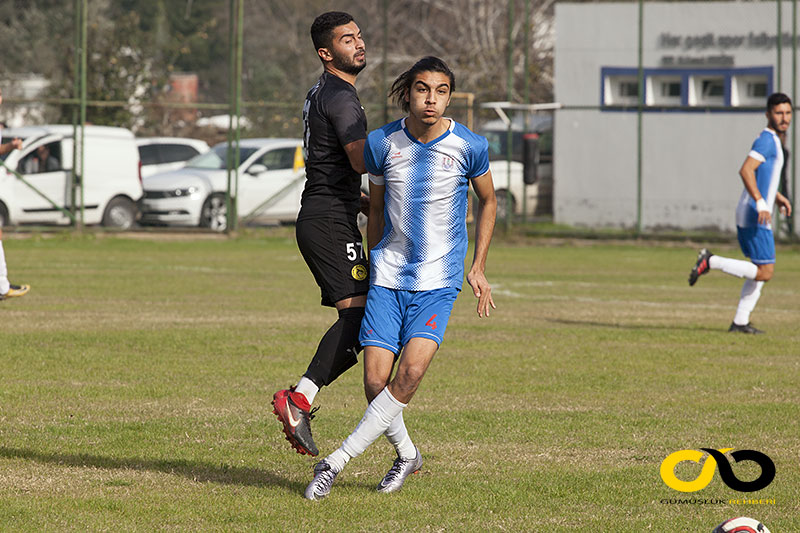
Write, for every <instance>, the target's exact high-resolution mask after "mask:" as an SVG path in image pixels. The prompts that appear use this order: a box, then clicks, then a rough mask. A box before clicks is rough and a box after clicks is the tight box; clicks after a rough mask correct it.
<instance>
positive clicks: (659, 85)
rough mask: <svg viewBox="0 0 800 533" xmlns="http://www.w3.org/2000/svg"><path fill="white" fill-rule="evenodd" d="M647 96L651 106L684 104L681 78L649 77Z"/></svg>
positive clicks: (646, 85)
mask: <svg viewBox="0 0 800 533" xmlns="http://www.w3.org/2000/svg"><path fill="white" fill-rule="evenodd" d="M645 95H646V102H647V105H650V106H652V105H663V106H679V105H681V104H682V103H683V83H682V81H681V78H680V76H648V77H647V83H646V84H645Z"/></svg>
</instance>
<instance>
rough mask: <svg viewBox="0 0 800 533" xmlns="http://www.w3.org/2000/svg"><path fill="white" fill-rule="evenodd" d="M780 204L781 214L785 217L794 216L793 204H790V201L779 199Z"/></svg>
mask: <svg viewBox="0 0 800 533" xmlns="http://www.w3.org/2000/svg"><path fill="white" fill-rule="evenodd" d="M778 203H780V204H781V205H780V212H781V214H782V215H783V216H787V217H790V216H792V204H790V203H789V201H788V200H784V199H782V198H779V199H778Z"/></svg>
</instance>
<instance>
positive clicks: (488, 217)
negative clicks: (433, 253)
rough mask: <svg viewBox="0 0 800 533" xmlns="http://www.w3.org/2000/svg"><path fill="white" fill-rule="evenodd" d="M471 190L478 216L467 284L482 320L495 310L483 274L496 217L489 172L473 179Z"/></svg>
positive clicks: (490, 291) (495, 201)
mask: <svg viewBox="0 0 800 533" xmlns="http://www.w3.org/2000/svg"><path fill="white" fill-rule="evenodd" d="M472 188H473V189H474V190H475V194H476V195H477V196H478V216H477V217H476V222H475V256H474V257H473V259H472V267H471V268H470V269H469V273H468V274H467V283H469V284H470V287H472V292H473V293H474V294H475V297H476V298H477V299H478V318H482V317H483V316H484V315H485V316H487V317H488V316H489V309H490V308H491V309H497V307H496V306H495V305H494V300H493V299H492V287H491V285H489V281H488V280H487V279H486V275H485V274H484V271H485V270H486V257H487V256H488V255H489V243H491V242H492V233H493V232H494V221H495V216H496V215H497V198H495V195H494V183H493V182H492V172H491V170H490V171H488V172H486V174H484V175H483V176H480V177H478V178H475V179H473V180H472Z"/></svg>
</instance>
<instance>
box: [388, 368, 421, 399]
mask: <svg viewBox="0 0 800 533" xmlns="http://www.w3.org/2000/svg"><path fill="white" fill-rule="evenodd" d="M424 375H425V368H423V367H415V366H407V367H404V368H401V369H398V370H397V375H395V377H394V386H395V387H397V388H399V389H400V390H402V391H403V392H404V393H406V394H413V393H414V391H415V390H417V387H418V386H419V383H420V381H422V376H424Z"/></svg>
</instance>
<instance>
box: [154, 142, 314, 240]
mask: <svg viewBox="0 0 800 533" xmlns="http://www.w3.org/2000/svg"><path fill="white" fill-rule="evenodd" d="M227 168H228V145H227V143H220V144H217V145H215V146H214V147H213V148H211V150H209V151H208V152H206V153H204V154H200V155H198V156H197V157H195V158H193V159H191V160H189V161H188V162H187V163H186V165H185V166H184V167H183V168H181V169H178V170H175V171H172V172H165V173H161V174H155V175H153V176H150V177H148V178H145V179H144V200H143V202H142V223H143V224H163V225H175V226H200V227H205V228H210V229H212V230H214V231H224V230H225V229H226V227H227V215H228V210H227V204H226V202H225V193H226V190H227V187H228V173H227ZM238 169H239V186H238V202H237V206H238V214H239V216H240V217H247V218H253V219H257V220H263V221H270V222H294V221H295V220H296V219H297V213H298V211H300V196H301V194H302V192H303V187H304V185H305V164H304V161H303V141H302V139H243V140H242V141H241V142H240V144H239V161H238ZM232 188H233V189H234V191H232V194H235V189H236V186H235V184H233V185H232Z"/></svg>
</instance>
